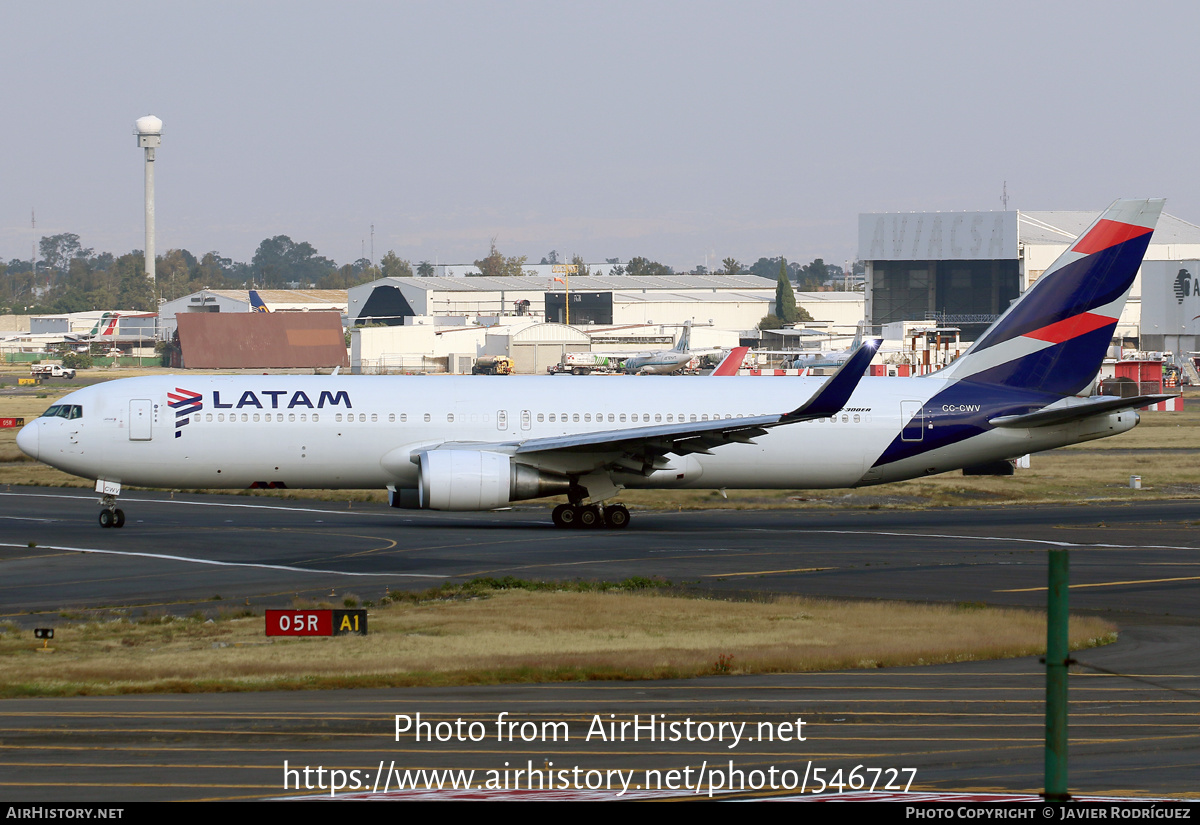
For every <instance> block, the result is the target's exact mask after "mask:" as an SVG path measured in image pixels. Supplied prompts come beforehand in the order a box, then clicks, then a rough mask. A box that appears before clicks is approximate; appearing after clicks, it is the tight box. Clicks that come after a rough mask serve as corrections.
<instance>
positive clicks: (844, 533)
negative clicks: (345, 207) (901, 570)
mask: <svg viewBox="0 0 1200 825" xmlns="http://www.w3.org/2000/svg"><path fill="white" fill-rule="evenodd" d="M751 531H752V532H755V533H806V534H813V533H829V534H831V535H835V536H890V537H895V538H909V539H955V540H956V541H1017V542H1024V543H1026V544H1046V545H1050V546H1051V547H1068V548H1069V547H1079V548H1082V549H1085V550H1088V549H1096V548H1100V547H1111V548H1113V549H1114V550H1200V548H1197V547H1185V546H1182V545H1176V544H1107V543H1104V542H1096V543H1093V544H1079V543H1076V542H1072V541H1053V540H1051V539H1026V538H1020V537H1018V536H952V535H944V534H941V533H890V532H885V531H882V530H808V529H805V528H797V529H795V530H783V529H773V528H768V527H752V528H748V531H747V532H751Z"/></svg>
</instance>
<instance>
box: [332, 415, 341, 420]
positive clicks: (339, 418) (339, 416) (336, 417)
mask: <svg viewBox="0 0 1200 825" xmlns="http://www.w3.org/2000/svg"><path fill="white" fill-rule="evenodd" d="M333 420H334V421H341V420H342V414H341V413H338V414H337V415H335V416H334V417H333Z"/></svg>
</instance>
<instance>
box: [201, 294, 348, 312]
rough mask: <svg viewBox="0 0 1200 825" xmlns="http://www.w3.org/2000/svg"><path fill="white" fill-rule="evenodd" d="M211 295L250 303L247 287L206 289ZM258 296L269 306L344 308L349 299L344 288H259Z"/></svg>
mask: <svg viewBox="0 0 1200 825" xmlns="http://www.w3.org/2000/svg"><path fill="white" fill-rule="evenodd" d="M204 291H205V292H207V293H209V294H211V295H220V296H221V297H222V298H229V299H231V300H234V301H243V302H245V303H247V304H248V303H250V290H248V289H206V290H204ZM258 297H260V298H262V299H263V303H265V304H266V305H267V307H270V306H271V305H272V304H309V305H315V304H329V305H330V307H342V308H345V306H346V304H347V303H348V302H349V299H348V298H347V297H346V290H344V289H260V290H258Z"/></svg>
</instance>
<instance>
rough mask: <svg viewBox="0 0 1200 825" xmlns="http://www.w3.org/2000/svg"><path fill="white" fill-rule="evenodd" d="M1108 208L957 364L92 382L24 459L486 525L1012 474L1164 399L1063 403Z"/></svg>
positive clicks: (865, 356) (1155, 203) (1133, 246)
mask: <svg viewBox="0 0 1200 825" xmlns="http://www.w3.org/2000/svg"><path fill="white" fill-rule="evenodd" d="M1162 205H1163V202H1162V201H1161V200H1150V201H1145V200H1136V201H1126V200H1122V201H1117V202H1115V203H1114V204H1113V205H1112V206H1111V207H1110V208H1109V209H1108V210H1107V211H1105V212H1104V214H1103V215H1102V216H1101V217H1100V218H1099V219H1097V221H1096V222H1095V223H1093V224H1092V225H1091V226H1090V227H1089V228H1088V229H1087V230H1086V231H1085V232H1084V233H1083V234H1082V235H1081V236H1080V237H1079V238H1078V239H1077V240H1076V241H1075V242H1074V243H1073V244H1072V245H1071V246H1070V248H1069V249H1068V250H1067V251H1066V252H1065V253H1063V255H1062V256H1061V257H1060V258H1059V259H1058V260H1057V261H1056V262H1055V263H1054V264H1053V266H1051V267H1050V268H1049V269H1047V270H1046V271H1045V273H1044V274H1043V275H1042V276H1041V277H1040V278H1038V280H1037V281H1036V282H1035V283H1034V284H1033V286H1032V287H1030V288H1029V290H1027V291H1026V292H1025V294H1024V295H1023V296H1022V297H1021V298H1020V299H1019V300H1018V301H1016V302H1015V303H1014V304H1013V305H1012V306H1011V307H1010V308H1009V309H1008V311H1007V312H1005V313H1004V314H1003V315H1002V316H1001V317H1000V318H999V320H997V321H996V322H995V323H994V324H993V325H992V326H991V327H989V328H988V330H987V331H986V332H985V333H984V334H983V335H982V336H980V338H979V339H978V340H977V341H976V342H975V344H974V345H973V346H972V347H971V348H970V349H969V350H968V351H967V352H966V353H965V354H964V355H963V356H962V357H961V358H959V359H958V360H957V361H956V362H955V363H954V364H952V365H951V366H949V367H947V368H946V369H944V370H942V371H940V372H938V373H936V374H934V375H931V376H926V377H923V378H876V377H866V378H864V377H863V372H864V371H865V370H866V368H867V366H868V364H869V363H870V360H871V358H872V357H873V355H874V353H875V350H876V349H877V347H878V346H879V342H878V340H877V339H876V340H872V341H867V342H865V343H864V344H863V345H862V346H861V347H860V348H859V349H858V350H857V351H856V352H855V354H854V355H853V356H852V357H851V358H850V359H849V360H848V361H847V362H846V363H845V364H843V365H842V366H841V367H840V368H839V369H838V371H837V372H836V373H834V375H832V376H830V377H829V378H827V379H819V378H802V377H798V378H789V379H786V380H773V379H768V378H758V379H755V378H736V377H718V379H717V380H699V379H696V380H692V379H685V378H678V379H674V380H671V379H663V380H661V381H649V382H648V381H644V380H638V379H634V378H621V377H616V378H611V379H608V380H606V381H604V382H603V384H604V386H603V391H602V392H596V387H597V383H596V382H590V381H589V382H578V383H571V382H568V383H563V382H560V381H556V380H554V379H551V378H549V377H521V376H515V377H513V376H506V377H504V378H502V379H501V378H489V377H471V376H464V377H458V378H453V377H446V378H429V377H419V376H411V377H410V376H336V377H335V376H294V375H279V376H250V375H222V376H206V375H178V376H166V377H148V378H129V379H124V380H120V381H111V382H107V383H101V384H96V385H93V386H90V387H86V388H83V389H80V390H77V391H76V392H73V393H70V394H68V395H67V396H65V397H64V398H63V399H62V400H61V401H59V402H58V403H56V404H54V405H53V406H51V407H50V408H49V409H48V410H47V411H46V412H45V414H43V416H42V417H40V418H38V419H36V420H35V421H32V422H30V423H29V424H27V425H26V426H25V427H24V428H23V429H22V430H21V431H20V433H19V434H18V437H17V443H18V445H19V446H20V448H21V449H22V450H23V451H24V452H26V453H27V454H28V455H30V456H33V457H34V458H37V459H39V460H41V461H44V462H46V463H47V464H50V465H52V466H55V467H58V468H60V469H62V470H65V471H66V472H69V473H74V474H75V475H79V476H83V477H85V478H89V479H95V480H96V490H97V492H99V493H100V494H101V495H102V499H101V504H102V507H103V510H102V511H101V513H100V524H101V525H102V526H105V527H110V526H120V525H121V524H123V523H124V520H125V517H124V513H122V511H121V510H120V509H118V508H117V507H116V503H117V499H116V496H117V495H118V494H119V493H120V490H121V488H122V486H123V485H128V484H136V485H140V486H148V487H189V488H195V487H199V488H208V487H230V488H245V487H288V488H297V487H299V488H366V487H384V486H386V487H387V488H388V489H389V491H390V493H391V495H390V500H391V502H392V504H393V505H394V506H397V507H408V508H429V509H435V510H489V509H496V508H502V507H507V506H508V505H509V504H510V503H511V502H514V501H522V500H526V499H536V498H540V497H544V496H552V495H559V494H565V495H566V496H567V498H568V503H566V504H561V505H559V506H558V507H556V508H555V510H554V515H553V520H554V523H555V524H556V525H558V526H561V527H566V526H570V525H584V526H593V525H595V526H601V525H603V526H607V527H617V528H619V527H625V526H626V525H627V524H628V522H629V511H628V510H627V509H626V508H625V507H624V506H623V505H621V504H614V503H612V501H613V499H614V498H615V497H616V496H617V495H618V494H619V493H620V491H621V490H622V489H625V488H639V487H644V488H713V489H719V488H732V489H737V488H751V489H756V488H833V487H857V486H862V485H868V484H881V483H884V482H889V481H899V480H902V479H908V478H914V477H920V476H926V475H932V474H934V473H941V472H945V471H947V470H955V469H960V468H963V467H967V466H975V465H981V464H988V463H993V462H1001V461H1005V460H1010V459H1013V458H1014V457H1017V456H1021V455H1025V454H1026V453H1031V452H1037V451H1040V450H1047V449H1051V448H1055V447H1061V446H1064V445H1067V444H1074V443H1078V442H1082V441H1088V440H1091V439H1096V438H1103V437H1105V436H1110V435H1115V434H1117V433H1120V432H1124V431H1126V430H1129V429H1131V428H1133V427H1134V426H1135V425H1136V424H1137V423H1138V414H1137V413H1136V412H1134V410H1135V409H1136V408H1137V407H1141V406H1145V405H1147V404H1149V403H1152V402H1153V401H1156V400H1159V399H1161V398H1164V397H1166V396H1140V397H1135V398H1110V397H1100V396H1097V397H1090V398H1084V397H1077V396H1076V395H1075V393H1077V392H1080V391H1081V390H1083V389H1084V388H1086V387H1088V386H1089V385H1090V384H1091V383H1092V381H1093V379H1094V378H1095V376H1096V373H1097V371H1098V369H1099V366H1100V362H1101V360H1102V359H1103V357H1104V355H1105V353H1106V350H1107V348H1108V346H1109V342H1110V340H1111V338H1112V334H1113V331H1114V329H1115V327H1116V323H1117V319H1118V318H1119V317H1120V314H1121V308H1122V306H1123V305H1124V303H1125V298H1126V296H1127V295H1128V293H1129V290H1130V288H1131V286H1132V284H1133V281H1134V277H1135V276H1136V274H1137V272H1138V268H1139V266H1140V264H1141V260H1142V256H1143V254H1144V253H1145V250H1146V247H1147V245H1148V244H1149V241H1150V236H1151V233H1152V232H1153V229H1154V225H1155V223H1156V221H1157V219H1158V216H1159V213H1160V212H1161V211H1162Z"/></svg>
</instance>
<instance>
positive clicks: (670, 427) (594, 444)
mask: <svg viewBox="0 0 1200 825" xmlns="http://www.w3.org/2000/svg"><path fill="white" fill-rule="evenodd" d="M880 343H882V341H881V339H875V340H872V341H866V342H864V343H863V344H862V346H860V347H859V348H858V350H857V351H855V353H854V355H853V356H851V358H850V360H848V361H847V362H846V363H845V364H843V365H842V366H841V367H839V368H838V370H837V372H835V373H834V374H833V375H831V376H829V378H827V379H826V380H825V382H824V383H823V384H822V385H821V387H820V388H819V389H818V390H817V391H816V392H815V393H814V394H813V395H812V397H811V398H809V399H808V400H807V401H805V402H804V403H803V404H801V405H800V406H799V407H797V408H796V409H794V410H792V411H790V412H784V413H774V414H771V415H758V416H748V417H743V418H724V419H716V420H712V421H681V422H678V423H675V424H654V425H650V426H646V427H633V428H628V429H620V430H606V431H602V432H594V433H578V434H573V435H560V436H549V437H546V438H531V439H528V440H525V441H516V442H506V443H505V444H503V445H502V446H504V447H508V448H510V449H511V448H515V454H516V455H524V456H529V457H531V458H533V457H534V456H536V455H539V454H541V455H545V454H547V453H562V452H572V453H581V452H592V453H598V452H603V453H612V452H617V453H622V454H625V455H626V456H627V457H628V458H629V459H632V460H634V461H639V460H640V461H641V463H642V466H643V472H649V471H651V470H652V469H654V468H655V465H656V464H659V463H663V464H665V463H666V462H662V461H660V459H661V457H662V456H665V455H667V454H668V453H671V454H675V455H681V456H682V455H688V454H690V453H710V452H711V451H712V448H713V447H719V446H721V445H723V444H733V443H740V444H748V443H752V439H753V438H755V437H756V436H760V435H764V434H766V431H767V430H768V429H770V428H771V427H777V426H780V425H783V424H794V423H796V422H799V421H810V420H812V419H816V418H824V417H826V416H831V415H834V414H836V413H837V412H839V411H840V410H841V409H842V407H844V406H846V402H848V401H849V400H850V396H851V395H852V394H853V393H854V389H855V388H856V387H857V386H858V382H859V381H861V380H862V377H863V373H865V372H866V369H867V366H868V365H869V364H870V363H871V359H872V358H874V357H875V351H876V350H877V349H878V348H879V345H880ZM622 466H628V465H627V464H625V463H623V464H622Z"/></svg>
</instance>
